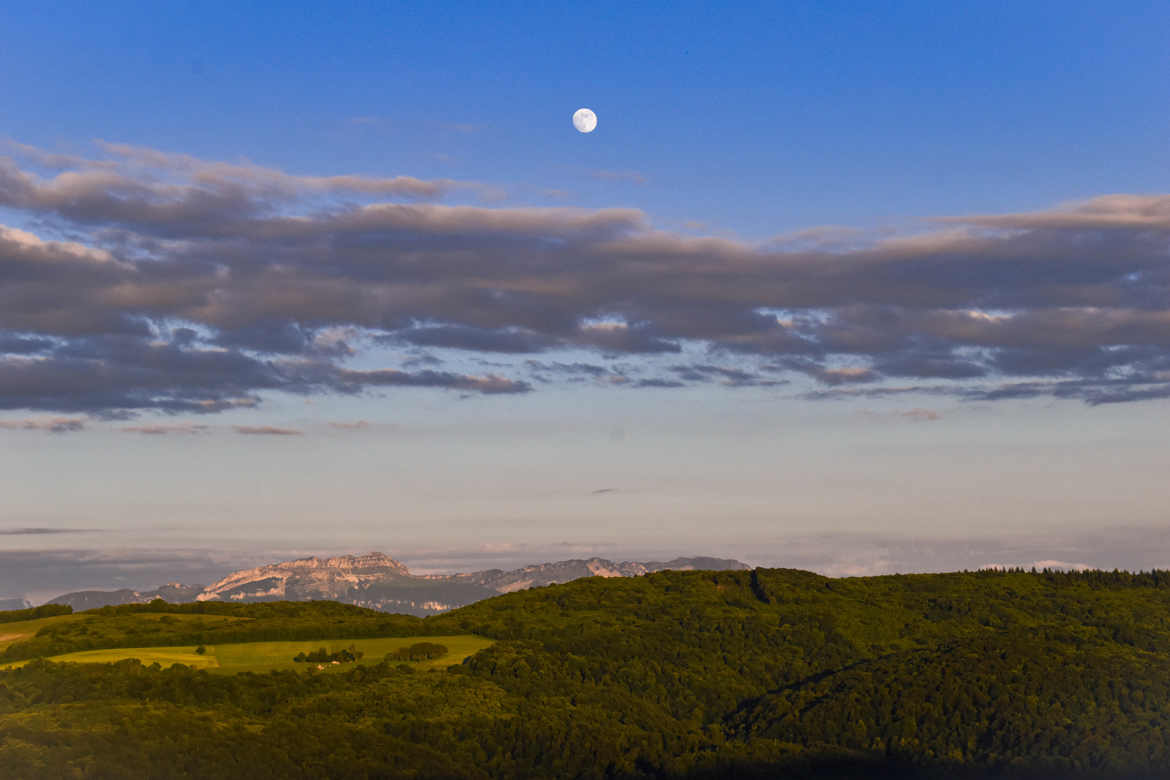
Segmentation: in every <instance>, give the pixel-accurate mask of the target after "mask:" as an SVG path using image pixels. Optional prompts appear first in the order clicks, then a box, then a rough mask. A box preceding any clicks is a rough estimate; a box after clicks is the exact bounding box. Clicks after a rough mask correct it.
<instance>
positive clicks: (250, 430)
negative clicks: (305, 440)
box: [232, 425, 302, 436]
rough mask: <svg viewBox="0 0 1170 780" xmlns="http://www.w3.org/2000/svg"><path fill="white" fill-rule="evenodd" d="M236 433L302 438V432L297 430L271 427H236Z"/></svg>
mask: <svg viewBox="0 0 1170 780" xmlns="http://www.w3.org/2000/svg"><path fill="white" fill-rule="evenodd" d="M232 427H234V428H235V431H236V433H242V434H244V435H245V436H300V435H301V434H302V431H298V430H296V429H295V428H276V427H273V426H271V425H235V426H232Z"/></svg>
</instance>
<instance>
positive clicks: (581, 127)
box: [573, 108, 597, 133]
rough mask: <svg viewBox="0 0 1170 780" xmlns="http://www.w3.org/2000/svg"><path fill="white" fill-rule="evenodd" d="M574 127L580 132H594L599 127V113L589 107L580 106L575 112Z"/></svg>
mask: <svg viewBox="0 0 1170 780" xmlns="http://www.w3.org/2000/svg"><path fill="white" fill-rule="evenodd" d="M573 127H575V128H577V130H578V132H582V133H592V132H593V130H594V128H596V127H597V114H595V113H593V111H592V110H591V109H588V108H578V109H577V110H576V111H574V112H573Z"/></svg>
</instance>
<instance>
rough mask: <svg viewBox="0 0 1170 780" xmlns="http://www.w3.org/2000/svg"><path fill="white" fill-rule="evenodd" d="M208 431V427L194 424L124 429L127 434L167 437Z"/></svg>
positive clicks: (126, 427)
mask: <svg viewBox="0 0 1170 780" xmlns="http://www.w3.org/2000/svg"><path fill="white" fill-rule="evenodd" d="M207 429H208V426H206V425H196V424H194V423H177V424H156V425H129V426H125V427H123V428H122V431H124V432H125V433H142V434H147V435H150V436H166V435H168V434H172V433H176V434H187V435H190V434H196V433H203V432H204V431H206V430H207Z"/></svg>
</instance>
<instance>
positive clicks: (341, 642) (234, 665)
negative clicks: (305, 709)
mask: <svg viewBox="0 0 1170 780" xmlns="http://www.w3.org/2000/svg"><path fill="white" fill-rule="evenodd" d="M66 617H69V616H66ZM57 619H58V618H48V620H57ZM418 642H435V643H437V644H441V645H443V646H445V647H446V648H447V650H448V653H447V655H445V656H443V657H442V658H435V659H431V660H429V661H416V662H412V663H411V664H410V665H411V666H412V667H414V668H416V669H419V670H424V669H443V668H446V667H447V666H450V665H451V664H457V663H461V662H462V661H463V659H464V658H467V657H468V656H470V655H474V654H475V653H477V652H479V651H480V650H482V649H484V648H486V647H490V646H491V645H492V644H493V642H492V640H490V639H484V638H483V637H478V636H473V635H470V634H467V635H461V636H431V637H426V636H415V637H388V638H379V639H310V640H301V641H292V642H242V643H233V644H222V645H206V646H205V647H206V650H207V652H206V653H203V654H199V653H196V652H195V649H196V648H195V647H194V646H191V645H186V646H179V647H120V648H112V649H106V650H84V651H80V652H76V653H65V654H63V655H57V656H52V657H50V658H49V659H48V660H50V661H57V662H69V663H86V664H102V663H115V662H117V661H123V660H126V659H127V658H137V659H138V660H139V661H141V662H142V663H143V664H145V665H147V666H149V665H150V664H153V663H158V664H159V665H161V666H163V667H168V666H172V665H174V664H184V665H186V666H190V667H192V668H195V669H207V670H208V671H213V672H220V673H224V674H236V673H239V672H267V671H271V670H274V669H299V670H302V671H304V670H308V669H313V670H314V671H315V670H316V669H317V664H316V663H297V662H295V661H293V657H294V656H296V655H297V654H298V653H302V652H303V653H311V652H312V651H314V650H317V649H318V648H321V647H324V648H325V649H326V650H328V651H329V652H331V653H332V652H336V651H338V650H341V649H343V648H346V647H349V646H350V645H353V646H354V647H356V648H357V649H358V650H360V651H361V652H362V653H363V654H364V656H363V657H362V658H361V659H360V660H359V661H357V664H359V665H362V664H376V663H378V662H380V661H381V660H382V659H383V658H384V657H385V655H386V654H387V653H390V652H393V651H395V650H398V649H399V648H402V647H409V646H410V645H413V644H416V643H418ZM25 663H27V662H26V661H18V662H15V663H11V664H7V665H5V666H0V669H15V668H18V667H20V666H22V665H23V664H25ZM353 665H354V664H336V665H334V664H329V663H326V664H324V667H325V669H326V670H328V671H335V670H339V669H342V668H345V669H349V668H352V667H353Z"/></svg>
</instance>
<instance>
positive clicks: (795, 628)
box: [0, 569, 1170, 778]
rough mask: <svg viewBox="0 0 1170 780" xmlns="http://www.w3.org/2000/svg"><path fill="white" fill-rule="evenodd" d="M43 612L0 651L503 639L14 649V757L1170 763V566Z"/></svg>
mask: <svg viewBox="0 0 1170 780" xmlns="http://www.w3.org/2000/svg"><path fill="white" fill-rule="evenodd" d="M47 620H50V621H52V622H51V623H48V624H47V625H44V626H43V627H41V628H39V629H38V630H37V634H36V636H28V637H26V638H23V639H20V640H17V641H14V642H12V643H11V644H9V645H8V646H7V649H5V650H4V651H3V654H2V655H0V660H3V658H5V657H7V658H16V657H21V658H26V659H27V658H33V657H36V656H47V655H55V654H58V653H62V652H70V651H77V650H81V649H89V648H96V647H100V646H107V647H146V646H152V645H157V646H168V647H169V646H176V645H191V644H194V643H196V642H201V641H207V642H208V643H209V644H210V643H211V642H212V641H214V642H216V643H219V644H220V645H223V644H224V643H228V644H230V643H231V642H253V641H276V640H282V641H283V640H285V639H286V638H295V639H309V638H311V635H312V634H314V633H316V634H318V635H320V636H333V637H338V638H341V637H357V636H364V637H377V636H403V637H404V636H427V637H438V638H440V639H439V640H438V641H441V637H443V636H456V635H476V636H480V637H485V638H486V639H488V640H494V644H492V645H491V646H490V647H487V648H486V649H483V650H480V651H479V652H478V653H475V654H474V655H472V656H471V657H469V658H468V659H467V660H466V661H465V662H463V663H460V664H455V665H452V666H450V667H448V668H447V669H446V670H443V671H435V672H425V673H419V672H417V671H413V670H412V669H410V668H401V665H398V666H396V665H394V664H390V663H379V664H375V665H366V666H361V667H357V668H353V669H351V670H343V671H340V672H338V673H335V674H326V675H312V674H307V673H305V672H298V671H278V672H273V673H270V674H263V675H256V674H238V675H234V676H224V675H215V674H212V673H210V672H208V671H198V670H194V669H190V668H187V667H184V666H182V665H177V666H173V667H171V668H169V669H162V668H159V667H153V668H152V667H146V666H143V665H141V664H139V663H137V662H135V661H132V660H128V661H121V662H119V663H117V664H113V665H103V664H85V665H79V664H54V663H49V662H45V661H32V662H30V663H28V664H27V665H26V666H25V667H24V668H22V669H19V670H15V671H8V672H0V766H3V767H6V768H9V771H10V772H13V773H14V774H13V776H16V777H61V776H77V777H97V776H103V774H109V772H110V771H112V768H113V767H117V768H118V773H119V775H120V776H129V777H137V776H151V777H205V776H217V777H249V778H269V777H271V778H276V777H322V776H328V777H646V778H649V777H656V778H661V777H724V776H731V775H733V774H734V776H736V777H783V776H791V777H817V778H824V777H830V778H833V777H938V778H944V777H948V778H949V777H1037V778H1039V777H1047V778H1051V777H1098V778H1107V777H1108V778H1122V777H1124V778H1137V777H1151V778H1153V777H1165V776H1167V774H1168V773H1170V573H1166V572H1152V573H1146V574H1140V575H1139V574H1126V573H1106V572H1084V573H1057V572H1043V573H1027V572H1019V571H1009V572H994V571H983V572H967V573H954V574H933V575H911V576H890V577H873V578H855V579H828V578H825V577H820V576H818V575H815V574H811V573H809V572H802V571H796V570H763V569H756V570H752V571H727V572H708V571H698V572H661V573H656V574H650V575H646V576H641V577H632V578H608V579H606V578H600V577H593V578H588V579H581V580H577V581H575V582H571V583H568V584H564V585H554V586H549V587H542V588H534V589H529V590H524V591H520V592H516V593H511V594H506V595H502V596H498V597H496V598H492V599H489V600H485V601H481V602H478V603H476V604H473V605H471V606H468V607H464V608H461V609H458V610H453V611H451V612H449V613H445V614H442V615H436V616H432V617H427V618H416V617H409V616H391V615H385V614H382V613H378V612H375V611H371V610H363V609H359V608H356V607H353V606H344V605H337V604H332V603H330V602H314V603H307V604H284V603H265V604H239V603H220V602H214V601H208V602H201V603H195V604H185V605H179V606H172V605H166V604H163V603H161V602H156V603H154V604H150V605H131V606H123V607H108V608H105V609H101V610H97V611H94V612H85V613H76V614H73V615H66V616H55V617H51V618H48V619H47ZM193 621H194V622H195V623H198V625H193V624H192V622H193ZM8 625H10V626H19V625H20V623H18V622H13V623H10V624H8ZM180 638H181V640H182V641H179V640H180Z"/></svg>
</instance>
